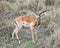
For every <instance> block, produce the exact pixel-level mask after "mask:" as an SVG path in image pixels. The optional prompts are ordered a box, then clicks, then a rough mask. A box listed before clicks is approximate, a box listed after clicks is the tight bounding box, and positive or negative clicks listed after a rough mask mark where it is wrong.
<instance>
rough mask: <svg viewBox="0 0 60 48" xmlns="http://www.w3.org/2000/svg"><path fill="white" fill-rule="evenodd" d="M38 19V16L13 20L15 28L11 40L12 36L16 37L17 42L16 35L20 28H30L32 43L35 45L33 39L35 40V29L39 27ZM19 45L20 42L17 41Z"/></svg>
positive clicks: (20, 17)
mask: <svg viewBox="0 0 60 48" xmlns="http://www.w3.org/2000/svg"><path fill="white" fill-rule="evenodd" d="M40 21H41V20H40V17H39V16H19V17H17V18H16V19H15V26H16V28H15V29H14V32H13V33H12V39H13V38H14V34H15V35H16V37H17V39H18V40H19V37H18V33H19V32H20V30H21V28H22V27H23V26H24V27H30V29H31V33H32V41H33V42H34V43H35V38H36V39H37V35H36V30H35V27H38V26H39V25H40ZM19 43H20V41H19Z"/></svg>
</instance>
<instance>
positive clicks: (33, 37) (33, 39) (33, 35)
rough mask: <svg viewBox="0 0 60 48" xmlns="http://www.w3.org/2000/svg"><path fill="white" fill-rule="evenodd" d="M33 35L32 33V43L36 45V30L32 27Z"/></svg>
mask: <svg viewBox="0 0 60 48" xmlns="http://www.w3.org/2000/svg"><path fill="white" fill-rule="evenodd" d="M31 33H32V42H33V43H35V30H34V28H33V27H31Z"/></svg>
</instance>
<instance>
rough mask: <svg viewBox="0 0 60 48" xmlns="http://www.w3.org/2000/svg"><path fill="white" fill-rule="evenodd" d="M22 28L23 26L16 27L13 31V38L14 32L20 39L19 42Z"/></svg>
mask: <svg viewBox="0 0 60 48" xmlns="http://www.w3.org/2000/svg"><path fill="white" fill-rule="evenodd" d="M21 28H22V26H18V27H16V28H15V29H14V31H13V33H12V39H14V34H15V35H16V38H17V40H18V41H19V43H20V40H19V37H18V33H19V31H20V30H21Z"/></svg>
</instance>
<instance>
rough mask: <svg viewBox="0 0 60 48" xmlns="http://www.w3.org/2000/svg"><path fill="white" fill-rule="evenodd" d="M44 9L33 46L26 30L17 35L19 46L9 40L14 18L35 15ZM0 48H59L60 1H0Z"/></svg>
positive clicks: (28, 31)
mask: <svg viewBox="0 0 60 48" xmlns="http://www.w3.org/2000/svg"><path fill="white" fill-rule="evenodd" d="M45 9H47V11H46V12H45V13H44V14H43V15H41V26H40V27H39V28H37V30H38V31H37V34H38V40H37V42H36V43H35V44H34V43H32V41H31V32H30V29H28V28H24V29H22V30H21V32H20V33H19V36H20V38H21V44H19V43H18V41H17V40H16V38H15V39H14V40H13V41H12V40H11V34H12V32H13V30H14V27H15V26H14V23H13V22H14V21H13V20H14V18H16V17H18V16H20V15H35V14H37V13H39V12H41V11H43V10H45ZM0 48H60V0H0Z"/></svg>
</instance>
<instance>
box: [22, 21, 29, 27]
mask: <svg viewBox="0 0 60 48" xmlns="http://www.w3.org/2000/svg"><path fill="white" fill-rule="evenodd" d="M22 25H23V26H24V27H30V23H27V22H23V23H22Z"/></svg>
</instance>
